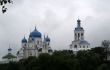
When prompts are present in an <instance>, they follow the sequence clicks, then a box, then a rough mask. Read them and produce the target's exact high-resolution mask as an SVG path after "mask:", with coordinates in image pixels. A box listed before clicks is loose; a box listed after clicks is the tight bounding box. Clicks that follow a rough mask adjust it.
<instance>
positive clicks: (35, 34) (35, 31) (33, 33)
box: [31, 28, 42, 38]
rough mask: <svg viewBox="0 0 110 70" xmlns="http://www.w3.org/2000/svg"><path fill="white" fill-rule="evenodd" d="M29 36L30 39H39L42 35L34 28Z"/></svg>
mask: <svg viewBox="0 0 110 70" xmlns="http://www.w3.org/2000/svg"><path fill="white" fill-rule="evenodd" d="M31 36H32V37H34V38H35V37H40V38H41V36H42V34H41V33H40V32H39V31H38V30H37V29H36V28H35V30H34V31H33V32H31Z"/></svg>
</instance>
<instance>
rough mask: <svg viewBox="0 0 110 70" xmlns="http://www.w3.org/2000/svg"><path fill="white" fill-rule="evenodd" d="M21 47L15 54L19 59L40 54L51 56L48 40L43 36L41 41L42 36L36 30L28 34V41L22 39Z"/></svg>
mask: <svg viewBox="0 0 110 70" xmlns="http://www.w3.org/2000/svg"><path fill="white" fill-rule="evenodd" d="M21 43H22V47H21V49H20V50H19V51H18V52H17V56H18V58H19V59H22V58H28V57H29V56H36V57H38V55H39V54H40V53H49V54H52V49H51V47H50V38H49V37H48V36H46V37H45V36H44V38H43V39H42V34H41V33H40V32H39V31H38V30H37V29H36V27H35V29H34V31H33V32H31V33H30V35H29V38H28V40H27V39H26V38H25V37H24V38H23V39H22V42H21Z"/></svg>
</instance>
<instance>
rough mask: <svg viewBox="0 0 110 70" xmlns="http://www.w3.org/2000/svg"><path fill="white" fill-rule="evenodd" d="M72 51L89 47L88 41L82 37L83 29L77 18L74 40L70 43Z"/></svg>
mask: <svg viewBox="0 0 110 70" xmlns="http://www.w3.org/2000/svg"><path fill="white" fill-rule="evenodd" d="M70 49H71V50H73V51H74V52H77V51H79V50H87V49H90V43H88V41H86V40H85V39H84V29H83V27H81V20H79V19H78V20H77V27H76V28H75V29H74V41H72V43H71V44H70Z"/></svg>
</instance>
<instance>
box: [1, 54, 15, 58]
mask: <svg viewBox="0 0 110 70" xmlns="http://www.w3.org/2000/svg"><path fill="white" fill-rule="evenodd" d="M12 58H16V56H14V55H13V54H11V53H8V54H7V55H5V56H3V57H2V59H12Z"/></svg>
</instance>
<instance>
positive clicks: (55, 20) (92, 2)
mask: <svg viewBox="0 0 110 70" xmlns="http://www.w3.org/2000/svg"><path fill="white" fill-rule="evenodd" d="M7 7H8V11H7V12H6V13H5V14H2V13H1V12H0V57H2V56H3V55H5V54H6V53H7V49H8V47H9V44H10V46H11V47H12V49H13V52H16V51H17V50H19V48H20V47H21V40H22V38H23V37H24V35H25V36H26V38H28V36H29V33H30V31H33V30H34V28H35V26H36V27H37V29H38V30H39V31H40V32H41V33H42V35H44V34H48V35H49V37H50V38H51V47H52V48H53V49H57V50H58V49H68V48H69V45H70V44H71V41H72V40H74V32H73V30H74V28H75V27H76V24H77V22H76V21H77V19H78V18H80V19H81V20H82V22H81V23H82V24H81V25H82V26H83V27H84V29H85V40H87V41H88V42H90V44H91V46H93V47H94V46H99V45H100V44H101V41H102V40H110V31H109V30H110V0H13V4H12V5H7ZM0 9H1V7H0Z"/></svg>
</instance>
